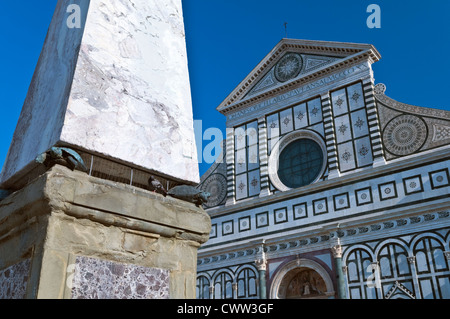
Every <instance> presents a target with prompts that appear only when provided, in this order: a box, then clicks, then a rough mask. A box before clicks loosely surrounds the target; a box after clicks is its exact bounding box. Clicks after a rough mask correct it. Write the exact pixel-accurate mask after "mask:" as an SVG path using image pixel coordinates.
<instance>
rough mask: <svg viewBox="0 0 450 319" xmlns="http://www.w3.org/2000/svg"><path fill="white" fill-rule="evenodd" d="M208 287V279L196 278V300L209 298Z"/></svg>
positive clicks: (203, 277)
mask: <svg viewBox="0 0 450 319" xmlns="http://www.w3.org/2000/svg"><path fill="white" fill-rule="evenodd" d="M209 287H210V282H209V279H208V278H206V277H205V276H198V277H197V287H196V292H197V299H209V298H210V295H209Z"/></svg>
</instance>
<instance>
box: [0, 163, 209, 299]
mask: <svg viewBox="0 0 450 319" xmlns="http://www.w3.org/2000/svg"><path fill="white" fill-rule="evenodd" d="M210 230H211V221H210V217H209V216H208V214H207V213H206V212H205V211H204V210H203V209H202V208H198V207H196V206H195V205H194V204H190V203H186V202H183V201H180V200H177V199H174V198H171V197H163V196H161V195H159V194H155V193H152V192H150V191H146V190H143V189H139V188H136V187H133V186H129V185H125V184H120V183H115V182H111V181H106V180H102V179H98V178H95V177H90V176H88V175H87V174H85V173H82V172H77V171H71V170H69V169H67V168H65V167H62V166H55V167H53V168H52V169H51V170H49V171H48V172H46V173H45V174H43V175H41V176H40V177H39V178H37V179H35V180H34V181H32V182H31V183H29V184H28V185H27V186H26V187H25V188H23V189H21V190H20V191H17V192H15V193H14V194H12V195H11V196H9V197H7V198H6V199H4V200H3V201H2V202H0V256H1V257H2V258H0V272H2V271H3V270H5V269H13V270H16V269H20V271H16V272H15V275H16V276H17V278H14V280H12V281H11V282H10V283H4V284H1V285H0V296H1V295H2V293H3V294H5V292H4V291H2V290H4V289H8V288H9V289H10V290H9V291H11V292H12V294H15V297H16V298H17V297H24V298H52V299H54V298H118V297H120V298H127V297H133V298H195V280H196V271H197V249H198V247H199V246H200V245H201V244H203V243H205V242H206V241H207V240H208V238H209V233H210ZM111 269H112V270H114V271H112V270H111ZM117 269H122V270H121V271H122V272H121V271H119V272H117V271H115V270H117ZM123 271H126V272H127V274H128V275H127V276H123V275H120V274H123ZM132 274H135V275H136V277H133V276H134V275H132ZM102 276H103V277H102ZM105 276H109V277H108V278H109V279H108V278H106V277H105ZM111 276H116V277H114V278H116V281H115V282H116V286H114V287H113V286H111V287H109V286H108V282H109V281H111ZM145 276H146V277H145ZM144 277H145V278H147V279H145V280H144V282H142V280H143V279H142V278H144ZM88 278H92V281H91V282H90V281H89V280H88ZM124 278H128V279H124ZM148 278H152V279H151V280H150V279H148ZM95 280H96V282H97V283H98V282H102V280H103V281H105V284H104V285H103V286H101V287H100V286H95V284H94V282H95ZM127 280H128V281H127ZM152 280H153V281H152ZM82 284H83V285H84V287H85V289H81V288H80V287H81V286H82ZM91 284H92V285H91ZM5 285H9V286H8V287H6V286H5ZM86 287H87V288H86ZM105 287H106V288H105ZM108 287H109V288H108ZM108 289H109V290H108ZM5 291H6V290H5ZM6 297H8V296H6ZM9 297H11V296H9ZM13 297H14V296H13Z"/></svg>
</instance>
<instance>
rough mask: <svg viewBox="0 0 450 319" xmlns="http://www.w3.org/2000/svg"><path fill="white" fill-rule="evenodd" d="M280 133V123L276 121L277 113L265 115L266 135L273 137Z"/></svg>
mask: <svg viewBox="0 0 450 319" xmlns="http://www.w3.org/2000/svg"><path fill="white" fill-rule="evenodd" d="M279 135H280V123H279V121H278V113H275V114H272V115H269V116H268V117H267V137H268V138H269V139H270V138H273V137H277V136H279Z"/></svg>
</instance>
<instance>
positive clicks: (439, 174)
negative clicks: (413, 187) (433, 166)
mask: <svg viewBox="0 0 450 319" xmlns="http://www.w3.org/2000/svg"><path fill="white" fill-rule="evenodd" d="M428 175H429V176H430V183H431V188H432V189H436V188H441V187H446V186H449V185H450V183H449V181H450V176H449V173H448V168H446V169H441V170H438V171H434V172H430V173H428Z"/></svg>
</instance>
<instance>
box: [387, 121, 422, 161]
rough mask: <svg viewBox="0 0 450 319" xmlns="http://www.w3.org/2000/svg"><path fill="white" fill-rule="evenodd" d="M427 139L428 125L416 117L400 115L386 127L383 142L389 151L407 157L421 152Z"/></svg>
mask: <svg viewBox="0 0 450 319" xmlns="http://www.w3.org/2000/svg"><path fill="white" fill-rule="evenodd" d="M426 139H427V125H426V124H425V122H424V121H423V120H422V119H421V118H419V117H417V116H414V115H409V114H408V115H400V116H398V117H396V118H394V119H393V120H392V121H390V122H389V123H388V125H386V128H385V129H384V133H383V141H384V145H385V147H386V149H387V151H388V152H389V153H391V154H394V155H397V156H405V155H409V154H412V153H414V152H416V151H417V150H419V149H420V148H421V147H422V146H423V144H424V143H425V140H426Z"/></svg>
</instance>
